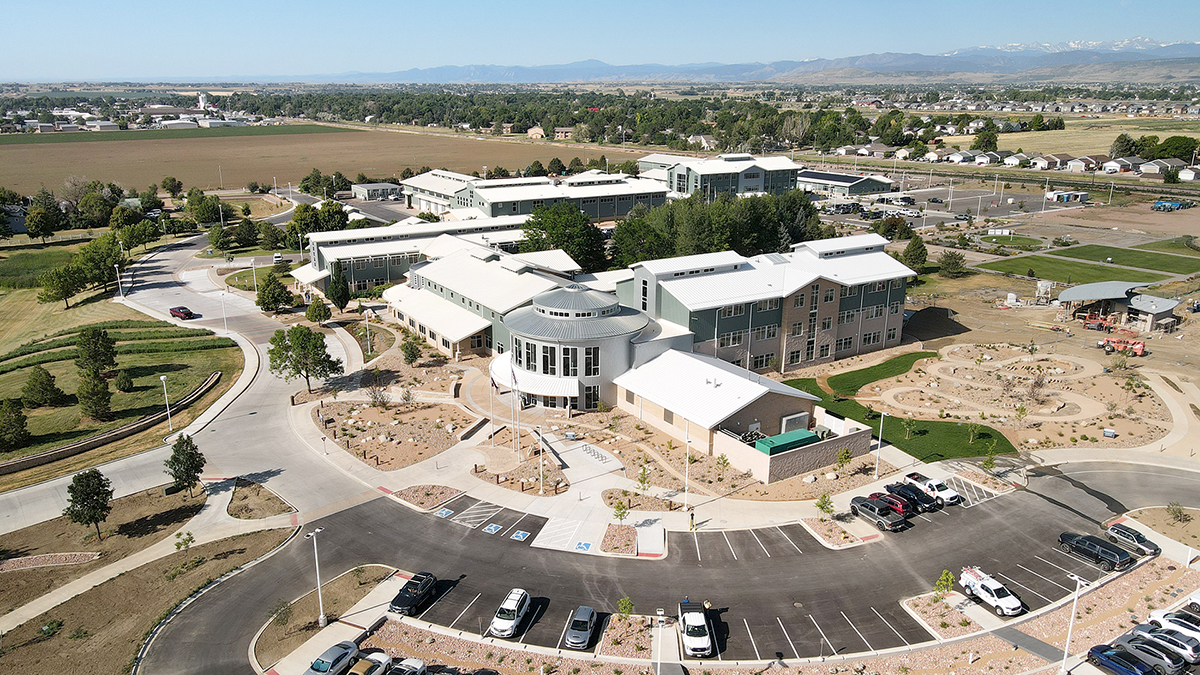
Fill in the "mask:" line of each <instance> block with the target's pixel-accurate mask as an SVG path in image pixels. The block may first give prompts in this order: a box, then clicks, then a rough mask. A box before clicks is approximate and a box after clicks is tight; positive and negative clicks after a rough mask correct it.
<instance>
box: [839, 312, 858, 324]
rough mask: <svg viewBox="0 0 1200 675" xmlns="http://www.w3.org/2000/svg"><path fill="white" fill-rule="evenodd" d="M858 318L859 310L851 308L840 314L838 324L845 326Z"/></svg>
mask: <svg viewBox="0 0 1200 675" xmlns="http://www.w3.org/2000/svg"><path fill="white" fill-rule="evenodd" d="M857 319H858V310H857V309H849V310H846V311H845V312H840V313H839V314H838V325H839V326H844V325H846V324H848V323H854V322H855V321H856V320H857Z"/></svg>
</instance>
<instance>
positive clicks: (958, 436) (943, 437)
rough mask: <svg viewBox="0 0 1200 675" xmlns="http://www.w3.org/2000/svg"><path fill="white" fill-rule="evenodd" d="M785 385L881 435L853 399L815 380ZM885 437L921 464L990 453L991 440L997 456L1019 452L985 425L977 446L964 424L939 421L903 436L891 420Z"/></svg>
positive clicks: (918, 423)
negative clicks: (812, 397)
mask: <svg viewBox="0 0 1200 675" xmlns="http://www.w3.org/2000/svg"><path fill="white" fill-rule="evenodd" d="M784 384H787V385H790V386H793V387H795V388H797V389H800V390H803V391H807V392H808V393H810V394H813V395H814V396H818V397H820V399H821V401H820V402H819V404H818V405H820V406H821V407H823V408H825V409H826V410H829V411H830V412H834V413H837V414H839V415H842V416H843V417H848V418H850V419H854V420H857V421H859V422H862V423H864V424H868V425H869V426H871V427H872V428H873V429H875V430H876V436H878V430H879V416H878V415H872V417H871V419H870V420H868V419H867V409H866V408H865V407H863V406H862V405H861V404H859V403H858V402H857V401H855V400H853V399H848V398H843V399H839V398H836V397H834V396H833V395H831V394H829V393H828V392H826V391H824V390H823V389H821V387H820V386H818V385H817V381H816V380H815V379H813V378H801V379H797V380H788V381H786V382H784ZM883 434H884V438H885V439H886V440H887V442H888V443H891V444H892V445H894V446H896V447H898V448H900V449H901V450H903V451H904V452H906V453H908V454H910V455H912V456H913V457H915V458H917V459H919V460H921V461H922V462H937V461H939V460H943V459H950V458H955V457H980V456H983V455H986V454H987V450H988V447H989V446H990V445H991V444H992V440H993V439H994V440H995V441H996V453H997V454H1005V453H1013V452H1016V448H1014V447H1013V445H1012V443H1011V442H1009V440H1008V439H1007V438H1005V436H1004V434H1002V433H1000V432H999V431H996V430H995V429H993V428H991V427H989V426H983V427H982V428H981V429H980V431H979V433H978V434H976V436H975V442H974V443H968V442H967V439H968V438H969V437H970V433H969V431H968V429H967V426H966V424H965V423H963V422H959V421H953V422H944V421H938V420H917V421H916V422H915V424H914V426H913V428H912V435H911V437H909V438H905V437H904V434H905V432H904V428H903V427H902V426H901V425H900V422H899V420H897V419H896V418H894V417H888V418H887V421H886V422H885V426H884V429H883Z"/></svg>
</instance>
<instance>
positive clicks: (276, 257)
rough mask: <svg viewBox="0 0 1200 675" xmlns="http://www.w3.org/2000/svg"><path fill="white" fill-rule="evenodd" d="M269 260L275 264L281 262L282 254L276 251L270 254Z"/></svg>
mask: <svg viewBox="0 0 1200 675" xmlns="http://www.w3.org/2000/svg"><path fill="white" fill-rule="evenodd" d="M271 262H272V263H273V264H277V263H281V262H283V254H282V253H276V254H275V255H273V256H271Z"/></svg>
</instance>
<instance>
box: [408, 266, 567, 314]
mask: <svg viewBox="0 0 1200 675" xmlns="http://www.w3.org/2000/svg"><path fill="white" fill-rule="evenodd" d="M472 253H473V251H471V250H461V251H456V252H454V253H451V254H450V255H447V256H445V257H443V258H440V259H438V260H435V261H433V262H431V263H429V264H428V265H426V266H425V267H422V268H421V270H420V272H419V274H420V276H422V277H424V278H425V279H426V280H427V281H429V282H433V283H435V284H438V285H440V286H444V287H446V288H449V289H452V290H454V291H455V292H456V293H457V294H458V295H462V296H466V297H467V298H469V299H471V300H474V301H475V302H478V303H479V304H481V305H483V306H485V307H487V308H488V309H491V310H494V311H496V312H499V313H501V314H506V313H508V312H509V311H511V310H513V309H515V308H517V307H520V306H521V305H524V304H525V303H527V302H529V301H530V300H532V299H533V296H535V295H537V294H538V293H544V292H546V291H548V290H550V289H551V288H557V287H558V286H562V285H565V284H566V283H567V282H566V281H565V280H559V279H555V278H553V277H551V276H549V275H546V274H543V273H539V272H536V271H528V272H524V273H520V274H518V273H516V272H511V271H509V270H507V269H504V267H503V266H502V265H501V264H500V262H501V260H503V259H504V258H505V256H503V255H501V260H497V261H492V262H485V261H483V260H479V259H478V258H476V257H475V256H474V255H472Z"/></svg>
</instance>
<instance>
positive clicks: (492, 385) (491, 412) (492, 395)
mask: <svg viewBox="0 0 1200 675" xmlns="http://www.w3.org/2000/svg"><path fill="white" fill-rule="evenodd" d="M488 417H490V418H491V422H492V436H491V439H490V440H491V442H492V443H495V442H496V381H495V380H493V379H492V378H491V377H490V376H489V377H488Z"/></svg>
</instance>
